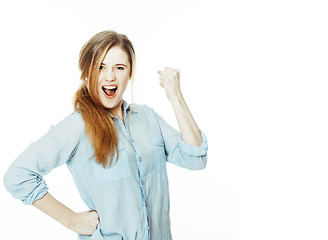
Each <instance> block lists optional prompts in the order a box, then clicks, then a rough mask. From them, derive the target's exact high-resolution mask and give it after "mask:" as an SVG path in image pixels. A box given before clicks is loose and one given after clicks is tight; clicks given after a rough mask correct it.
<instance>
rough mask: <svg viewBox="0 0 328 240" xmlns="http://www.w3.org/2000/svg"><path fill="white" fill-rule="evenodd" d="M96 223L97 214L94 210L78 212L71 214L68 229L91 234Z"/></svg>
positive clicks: (97, 222) (97, 219)
mask: <svg viewBox="0 0 328 240" xmlns="http://www.w3.org/2000/svg"><path fill="white" fill-rule="evenodd" d="M98 224H99V216H98V213H97V212H96V211H88V212H79V213H75V214H74V215H73V218H72V219H71V223H70V225H69V229H71V230H72V231H74V232H76V233H78V234H83V235H92V234H93V232H94V231H95V230H96V229H97V225H98Z"/></svg>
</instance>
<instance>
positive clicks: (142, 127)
mask: <svg viewBox="0 0 328 240" xmlns="http://www.w3.org/2000/svg"><path fill="white" fill-rule="evenodd" d="M123 109H124V122H122V121H121V120H120V119H119V118H116V117H114V116H112V115H111V117H112V118H113V120H114V123H115V125H116V128H117V133H118V139H119V141H118V149H119V158H118V160H117V162H116V164H114V165H113V166H112V167H110V168H106V169H104V168H103V167H102V166H101V165H100V164H97V163H96V161H95V160H94V159H92V156H93V147H92V145H91V143H90V141H89V139H88V138H87V137H86V135H85V129H84V121H83V119H82V117H81V115H80V114H79V113H77V112H74V113H72V114H70V115H69V116H67V117H66V118H65V119H64V120H62V121H61V122H59V123H58V124H57V125H56V126H52V127H51V128H50V130H49V132H48V133H47V134H45V135H44V136H43V137H41V138H40V139H39V140H37V141H36V142H34V143H32V144H31V145H30V146H29V147H28V148H27V149H26V150H25V151H24V152H23V153H22V154H21V155H20V156H19V157H18V158H17V159H16V160H15V161H14V162H13V164H12V165H11V166H10V167H9V169H8V171H7V173H6V175H5V178H4V182H5V186H6V188H7V190H8V191H9V192H10V193H11V194H12V195H13V196H14V197H15V198H18V199H20V200H22V201H23V202H24V203H25V204H32V203H33V202H34V201H36V200H38V199H40V198H42V197H43V196H44V195H45V194H46V193H47V190H48V188H47V185H46V183H45V181H44V179H43V176H44V175H45V174H47V173H49V172H50V171H51V170H52V169H53V168H56V167H58V166H60V165H62V164H64V163H66V164H67V166H68V168H69V170H70V172H71V174H72V176H73V178H74V182H75V184H76V186H77V188H78V191H79V193H80V195H81V198H82V199H83V201H84V202H85V203H86V205H87V206H88V207H89V209H92V210H96V211H97V212H98V214H99V219H100V223H99V225H98V228H97V229H96V231H95V232H94V233H93V235H92V236H85V235H79V239H88V240H116V239H120V240H122V239H126V240H136V239H140V240H141V239H142V240H146V239H150V236H151V239H152V240H170V239H172V237H171V231H170V216H169V208H170V204H169V192H168V178H167V172H166V162H170V163H173V164H175V165H177V166H180V167H184V168H188V169H191V170H198V169H203V168H204V167H205V166H206V162H207V148H208V145H207V140H206V137H205V135H204V133H203V132H202V131H201V134H202V138H203V142H202V145H201V146H192V145H188V144H186V143H185V142H183V140H182V139H181V137H180V134H179V132H177V131H176V130H175V129H173V128H172V127H171V126H169V125H168V124H167V123H166V122H165V121H164V120H163V118H162V117H160V116H159V115H158V114H157V113H156V112H154V110H153V109H152V108H150V107H147V106H146V105H137V104H135V105H133V106H132V105H129V104H128V103H127V102H125V101H123ZM114 159H116V155H114Z"/></svg>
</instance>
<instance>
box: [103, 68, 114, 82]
mask: <svg viewBox="0 0 328 240" xmlns="http://www.w3.org/2000/svg"><path fill="white" fill-rule="evenodd" d="M105 79H106V80H107V81H109V82H111V81H114V80H115V79H116V76H115V72H114V71H113V70H112V69H108V70H107V71H106V75H105Z"/></svg>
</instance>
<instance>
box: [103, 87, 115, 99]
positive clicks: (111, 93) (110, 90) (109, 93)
mask: <svg viewBox="0 0 328 240" xmlns="http://www.w3.org/2000/svg"><path fill="white" fill-rule="evenodd" d="M102 90H103V92H104V93H105V96H106V97H107V98H114V97H115V95H116V91H117V86H102Z"/></svg>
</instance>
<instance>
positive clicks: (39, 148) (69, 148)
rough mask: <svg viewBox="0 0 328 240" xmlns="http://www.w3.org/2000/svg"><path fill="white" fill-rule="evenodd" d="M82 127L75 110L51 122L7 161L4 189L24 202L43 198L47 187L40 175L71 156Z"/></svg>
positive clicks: (27, 203)
mask: <svg viewBox="0 0 328 240" xmlns="http://www.w3.org/2000/svg"><path fill="white" fill-rule="evenodd" d="M82 131H83V122H82V119H81V116H80V115H79V114H77V113H72V114H71V115H69V116H68V117H66V118H65V119H64V120H63V121H61V122H60V123H58V124H57V125H56V126H51V127H50V130H49V131H48V133H46V134H45V135H44V136H42V137H41V138H40V139H39V140H37V141H35V142H33V143H32V144H31V145H30V146H29V147H28V148H27V149H26V150H25V151H24V152H23V153H21V154H20V155H19V156H18V158H17V159H16V160H15V161H14V162H13V163H12V164H11V165H10V167H9V168H8V170H7V172H6V174H5V176H4V185H5V187H6V189H7V190H8V191H9V192H10V193H11V194H12V195H13V197H14V198H17V199H19V200H21V201H22V202H23V203H24V204H26V205H31V204H32V203H33V202H34V201H36V200H38V199H40V198H42V197H43V196H44V195H45V194H46V193H47V191H48V187H47V184H46V183H45V181H44V179H43V176H44V175H46V174H47V173H49V172H50V171H51V170H52V169H53V168H56V167H58V166H60V165H62V164H64V163H65V162H67V161H68V160H69V159H70V158H71V156H72V155H73V154H74V152H75V150H76V148H77V147H78V143H79V140H80V136H81V133H82Z"/></svg>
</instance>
